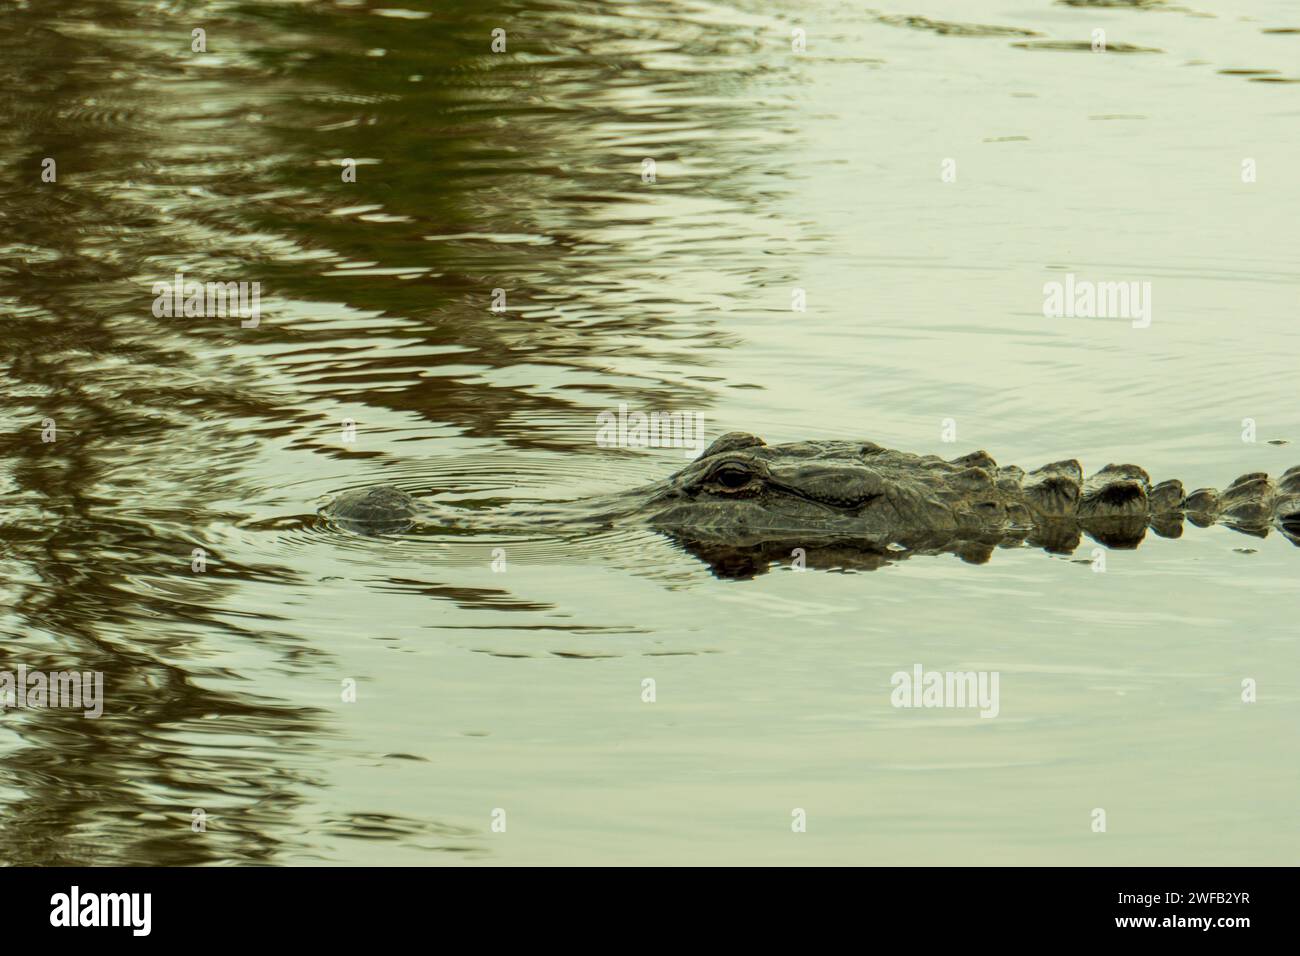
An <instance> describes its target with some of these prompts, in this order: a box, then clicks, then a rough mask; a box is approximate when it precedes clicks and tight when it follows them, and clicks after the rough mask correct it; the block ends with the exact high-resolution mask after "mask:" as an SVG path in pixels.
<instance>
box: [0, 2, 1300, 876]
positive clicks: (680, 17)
mask: <svg viewBox="0 0 1300 956" xmlns="http://www.w3.org/2000/svg"><path fill="white" fill-rule="evenodd" d="M390 4H394V5H390ZM195 28H202V29H204V30H205V31H206V46H207V51H206V52H203V53H195V52H193V51H192V49H191V43H192V35H191V31H192V30H194V29H195ZM498 28H500V29H503V30H505V31H506V37H507V49H506V51H505V52H504V53H493V52H492V50H491V43H492V31H493V30H494V29H498ZM796 28H797V29H801V30H803V31H804V35H805V36H806V49H805V51H804V52H802V53H796V52H795V51H794V50H793V49H792V34H793V31H794V30H795V29H796ZM1099 28H1100V29H1103V30H1105V32H1106V40H1107V44H1108V46H1109V52H1107V53H1104V54H1103V53H1094V52H1093V51H1092V49H1091V45H1092V42H1093V31H1094V30H1096V29H1099ZM1298 30H1300V15H1298V14H1297V11H1296V10H1295V9H1294V7H1293V5H1291V4H1287V3H1283V2H1280V0H1268V2H1265V0H1259V2H1254V3H1250V4H1246V5H1244V6H1243V5H1242V4H1237V3H1228V2H1225V0H1195V2H1193V3H1190V4H1189V5H1187V6H1184V5H1181V4H1173V3H1169V4H1160V3H1133V4H1121V3H1116V4H1102V3H1096V4H1092V3H1085V2H1082V0H1080V2H1075V3H1052V2H1049V0H1022V2H1016V3H1009V2H1000V0H989V2H981V3H978V4H975V3H969V2H957V0H947V2H940V0H910V2H909V3H908V4H905V5H903V6H898V7H890V8H879V9H869V8H865V7H861V6H858V5H855V4H845V3H841V2H831V0H812V2H807V3H804V2H801V3H787V2H777V3H759V2H751V0H733V2H719V3H709V2H673V0H664V2H658V3H653V4H651V3H645V4H634V3H606V4H591V3H584V2H577V0H573V2H570V0H549V2H546V3H540V4H538V3H509V2H500V0H488V2H476V3H467V2H459V0H456V2H444V0H440V2H437V3H434V2H432V0H374V2H369V0H346V2H344V0H335V2H322V0H306V2H291V0H284V2H223V0H193V2H191V0H175V2H156V0H67V2H61V3H58V4H51V3H44V2H36V0H25V2H6V3H4V4H3V5H0V79H2V80H3V82H0V115H2V116H3V117H4V122H3V123H0V317H2V319H3V322H4V332H5V335H4V336H3V339H2V340H0V358H2V359H3V364H4V383H5V388H4V390H3V393H2V394H0V412H2V414H3V418H4V423H5V424H4V429H3V431H2V432H0V441H2V442H3V454H2V455H0V488H2V489H3V500H4V503H5V507H4V509H3V513H2V515H0V597H2V599H3V600H2V603H0V638H2V641H3V643H0V669H6V668H7V669H11V670H12V669H15V668H17V667H18V666H19V665H25V666H27V667H28V668H31V669H41V670H47V671H52V670H63V669H77V670H84V671H100V672H103V674H104V675H105V694H106V698H107V699H106V704H105V712H104V715H103V717H102V718H100V719H98V720H88V719H85V718H83V717H81V716H79V715H76V714H72V713H66V712H55V711H34V710H11V711H9V712H7V713H5V714H4V715H3V716H2V717H0V759H2V760H3V762H4V767H5V771H6V772H5V774H4V775H3V779H0V846H3V847H4V850H3V851H0V857H2V858H3V859H4V860H5V861H6V862H9V863H12V864H25V865H31V864H73V863H110V864H250V863H276V864H322V863H323V864H337V863H366V864H371V863H385V864H445V863H480V864H482V863H511V864H531V863H557V862H558V863H650V864H658V863H869V864H917V863H955V864H965V863H1048V864H1056V863H1080V864H1121V865H1127V864H1190V863H1202V864H1228V863H1232V864H1283V863H1294V862H1295V859H1296V851H1297V849H1298V848H1300V836H1298V835H1297V830H1296V826H1295V818H1294V810H1295V801H1296V796H1297V792H1298V787H1300V774H1298V772H1297V762H1296V748H1295V728H1296V717H1297V706H1298V704H1300V675H1298V673H1297V666H1298V665H1300V655H1298V654H1297V643H1296V634H1295V627H1294V621H1295V619H1296V616H1297V613H1296V612H1297V610H1298V609H1300V600H1298V596H1297V583H1296V582H1297V577H1298V575H1300V551H1297V550H1296V549H1295V548H1294V547H1293V546H1292V545H1291V544H1290V543H1288V542H1287V541H1286V540H1285V539H1283V538H1282V537H1281V536H1279V535H1276V534H1274V535H1270V536H1269V537H1267V538H1264V539H1256V538H1252V537H1249V536H1245V535H1241V534H1237V533H1234V532H1232V531H1230V530H1228V529H1226V528H1221V527H1218V528H1210V529H1196V528H1190V527H1189V528H1188V529H1187V530H1186V531H1185V533H1184V534H1183V536H1182V537H1181V538H1179V539H1177V540H1169V539H1164V538H1159V537H1156V536H1153V535H1149V536H1148V538H1147V540H1146V541H1145V542H1143V544H1142V545H1141V547H1140V548H1137V549H1135V550H1105V549H1102V552H1101V553H1103V554H1104V558H1105V562H1106V564H1105V567H1106V570H1105V573H1096V572H1095V571H1094V570H1093V568H1094V552H1093V549H1094V548H1096V547H1098V546H1097V545H1096V544H1095V543H1094V542H1085V543H1084V545H1083V546H1082V547H1081V548H1080V550H1079V551H1078V552H1076V553H1075V554H1074V555H1073V556H1066V555H1051V554H1047V553H1045V552H1043V551H1041V550H1037V549H1032V548H1022V549H1010V550H999V551H997V552H996V553H994V554H993V556H992V559H991V560H989V561H988V562H987V563H983V564H971V563H966V562H963V561H961V560H959V559H958V558H956V557H954V556H942V557H927V556H917V557H914V558H912V559H909V560H906V561H900V562H898V563H894V564H890V565H889V566H887V567H885V568H882V569H880V570H877V571H870V572H865V571H862V572H857V573H852V572H850V571H846V570H839V571H837V570H835V569H829V570H828V569H816V568H814V569H811V570H808V571H805V572H798V571H795V570H793V569H792V568H791V566H790V562H789V561H785V562H780V563H777V564H774V565H773V566H772V567H771V568H770V569H767V568H760V569H759V570H763V571H765V573H759V574H756V575H754V576H752V577H749V578H747V579H735V578H728V577H726V576H719V575H718V574H716V573H715V572H714V569H712V568H710V567H709V566H708V564H706V563H704V562H702V561H700V560H699V559H698V558H697V557H695V556H693V555H691V554H690V553H688V552H687V551H685V550H684V549H682V548H681V547H679V546H677V545H676V544H674V542H672V541H670V540H668V539H665V538H663V537H661V536H659V535H657V534H655V533H653V532H650V531H647V530H644V529H638V528H635V527H630V526H629V527H620V528H613V529H609V530H607V531H605V532H602V533H599V534H595V535H585V534H578V533H569V534H565V533H556V532H553V531H546V530H539V531H537V532H536V533H534V534H518V533H513V534H506V533H493V532H490V531H484V532H481V533H472V534H459V535H456V534H450V533H448V534H415V535H404V536H395V537H387V538H374V537H364V536H359V535H352V534H347V533H345V532H343V531H339V530H337V529H331V528H328V527H323V526H322V525H321V524H320V523H319V522H317V521H316V520H315V518H314V513H315V511H316V509H317V508H318V507H320V506H321V505H322V504H324V503H325V502H327V501H328V500H330V499H331V498H332V497H333V496H334V495H336V494H338V493H339V492H341V491H344V490H347V489H350V488H358V487H365V486H368V485H372V484H378V483H391V484H396V485H398V486H400V487H402V488H405V489H407V490H409V491H411V492H412V493H415V494H419V495H421V496H423V497H425V498H427V499H429V500H444V499H445V500H452V501H457V502H460V503H461V504H462V506H464V507H470V508H477V507H487V506H490V505H499V504H501V503H503V502H532V501H545V500H552V499H559V498H579V497H582V496H585V495H591V494H599V493H604V492H608V491H612V490H619V489H624V488H630V487H635V486H636V485H639V484H643V483H646V482H649V481H652V480H655V479H658V478H660V477H662V476H664V475H666V474H668V473H670V472H672V471H673V470H675V469H677V468H679V467H681V464H682V462H683V452H682V451H681V450H680V449H669V448H662V449H609V448H602V447H599V446H598V444H597V442H596V440H595V434H596V416H597V414H598V413H599V412H601V411H605V410H610V409H617V407H618V405H619V404H620V403H627V404H628V405H629V407H631V408H634V409H644V410H647V411H649V410H665V411H687V412H691V413H694V414H699V415H702V416H703V417H704V419H705V421H706V422H707V432H708V437H709V438H713V437H716V436H717V435H720V434H722V433H724V432H726V431H729V430H733V429H739V430H744V431H749V432H753V433H755V434H759V435H761V436H763V437H764V438H766V439H767V440H768V441H769V442H776V441H791V440H798V439H803V438H863V439H869V440H872V441H875V442H878V443H880V444H883V445H888V446H890V447H898V448H905V449H908V450H913V451H917V452H932V453H936V454H941V455H943V456H944V457H945V458H950V457H955V456H957V455H961V454H965V453H968V452H970V451H973V450H976V449H978V448H985V449H987V450H988V451H989V452H990V453H992V454H993V455H994V456H995V457H996V458H997V459H998V461H999V462H1001V463H1017V464H1020V465H1023V466H1026V467H1035V466H1037V465H1039V464H1042V463H1045V462H1049V461H1054V460H1057V459H1061V458H1068V457H1078V458H1079V459H1080V460H1082V461H1083V462H1084V464H1085V466H1087V467H1091V468H1097V467H1100V466H1101V465H1104V464H1105V463H1107V462H1108V461H1134V462H1138V463H1140V464H1141V465H1143V466H1144V467H1146V468H1147V469H1148V470H1149V471H1150V472H1151V474H1152V476H1153V477H1154V478H1157V479H1161V478H1166V477H1178V478H1181V479H1182V480H1183V481H1184V483H1185V484H1186V485H1187V486H1188V487H1189V488H1190V487H1197V486H1200V485H1213V486H1217V487H1222V486H1224V485H1226V484H1227V483H1228V481H1229V480H1231V479H1232V478H1233V477H1235V476H1237V475H1239V474H1242V473H1245V472H1253V471H1268V472H1270V473H1272V474H1278V473H1280V472H1282V471H1283V470H1285V469H1286V468H1287V467H1288V466H1290V465H1293V464H1296V463H1298V462H1300V456H1297V453H1296V449H1297V444H1295V443H1300V408H1298V407H1297V404H1296V401H1295V395H1296V389H1295V385H1294V364H1295V362H1294V356H1295V355H1296V354H1297V351H1300V331H1297V328H1298V327H1297V325H1296V322H1295V312H1296V303H1297V292H1298V291H1300V268H1298V267H1297V264H1296V259H1295V250H1296V216H1297V211H1298V210H1300V180H1297V177H1296V157H1297V156H1298V155H1300V85H1297V83H1300V67H1298V66H1297V64H1300V47H1298V46H1297V44H1300V32H1297V31H1298ZM1288 31H1290V32H1288ZM47 157H50V158H54V159H55V160H56V163H57V181H56V182H53V183H47V182H42V180H41V169H42V160H43V159H45V158H47ZM346 159H351V160H354V161H355V163H356V167H355V168H356V172H357V175H356V181H355V182H344V181H342V175H341V173H342V170H343V168H344V167H343V161H344V160H346ZM646 159H653V160H654V170H655V177H654V178H655V181H654V182H653V183H649V182H646V181H644V179H643V170H644V168H645V167H644V165H643V161H644V160H646ZM948 160H951V161H952V165H950V166H947V167H945V162H946V161H948ZM1245 160H1250V161H1253V163H1254V167H1255V169H1256V171H1257V174H1256V178H1255V181H1254V182H1243V177H1242V169H1243V161H1245ZM945 168H948V169H955V172H956V176H955V180H954V181H945V178H944V176H943V172H944V170H945ZM949 178H951V177H949ZM176 273H184V274H185V275H186V276H189V277H193V278H196V279H199V280H208V281H222V282H226V281H249V282H252V281H258V282H261V283H262V289H263V293H262V300H261V309H262V314H261V321H260V323H259V324H258V326H257V327H256V328H242V327H241V324H240V322H239V321H238V319H232V318H217V317H214V318H206V317H192V318H183V317H182V318H166V317H163V318H159V317H155V315H154V314H153V311H152V305H153V300H154V296H153V294H152V284H153V283H154V282H158V281H170V280H171V278H172V277H173V276H174V275H175V274H176ZM1071 273H1073V274H1076V275H1078V276H1080V277H1085V278H1091V279H1096V280H1102V281H1128V280H1140V281H1149V282H1151V283H1152V290H1153V291H1152V295H1153V299H1152V302H1153V314H1152V321H1151V323H1150V326H1149V327H1148V328H1134V327H1133V325H1132V323H1131V322H1129V321H1128V320H1126V319H1104V318H1096V319H1089V318H1072V319H1065V318H1060V319H1048V318H1045V317H1044V315H1043V311H1042V306H1043V286H1044V283H1046V282H1050V281H1054V280H1062V279H1063V278H1064V276H1065V275H1067V274H1071ZM495 289H500V290H503V291H504V295H505V301H506V306H507V308H506V311H493V309H492V306H493V300H494V294H493V290H495ZM795 289H802V290H804V294H805V296H806V303H807V304H806V310H805V311H802V312H800V311H794V310H792V308H791V305H792V295H793V293H794V290H795ZM1247 419H1249V420H1250V423H1252V424H1251V425H1247V424H1246V422H1245V420H1247ZM46 420H50V421H52V422H53V423H54V424H55V427H56V438H55V440H54V441H43V440H42V430H43V423H44V422H45V421H46ZM345 422H351V423H354V424H355V429H356V431H355V440H351V441H349V440H346V439H347V438H348V437H349V436H348V435H347V434H346V433H345V424H344V423H345ZM1252 427H1253V429H1254V435H1253V437H1254V440H1253V441H1245V440H1243V433H1248V432H1249V430H1250V428H1252ZM1247 437H1252V436H1250V435H1249V434H1247ZM946 439H953V440H946ZM1271 442H1289V444H1274V443H1271ZM195 549H202V550H203V552H204V553H205V554H206V555H207V559H206V570H204V571H203V572H196V571H194V570H193V565H192V561H193V553H194V550H195ZM497 549H503V550H502V552H501V553H503V554H504V556H505V560H506V565H505V570H504V571H494V570H493V560H494V553H496V551H497ZM915 663H921V664H922V665H924V667H926V668H927V669H934V670H991V671H997V672H999V673H1000V675H1001V707H1000V713H999V716H998V717H997V718H996V719H991V720H985V719H981V718H979V717H978V716H977V714H976V713H975V712H973V711H969V710H967V711H956V710H951V711H944V710H935V711H917V710H899V709H895V708H893V707H891V706H890V701H889V692H890V676H891V675H892V674H893V673H894V672H896V671H898V670H908V669H910V668H911V667H912V666H913V664H915ZM647 679H651V680H653V681H654V687H655V701H654V702H653V703H646V702H644V701H643V686H644V685H643V682H644V681H646V680H647ZM1246 679H1251V680H1254V681H1256V682H1257V685H1258V700H1257V701H1256V702H1255V703H1251V704H1246V703H1243V702H1242V699H1241V686H1242V681H1243V680H1246ZM349 682H355V687H356V700H355V702H345V701H344V700H343V699H342V697H343V689H344V687H345V686H347V685H348V684H349ZM796 808H798V809H802V810H804V811H806V814H807V820H808V825H807V832H806V833H793V832H792V830H791V820H792V811H794V810H795V809H796ZM1095 808H1103V809H1105V810H1106V813H1107V820H1108V826H1107V832H1106V833H1104V834H1099V833H1095V832H1093V828H1092V814H1093V811H1094V809H1095ZM196 809H200V810H202V811H203V812H204V814H206V818H207V828H206V831H205V832H194V830H193V829H192V826H191V823H192V820H193V818H194V811H195V810H196ZM498 810H504V811H505V816H506V819H507V821H508V824H507V828H506V831H505V832H504V833H502V832H494V831H493V829H492V823H493V819H494V817H493V814H494V812H495V811H498ZM499 816H500V815H499V814H498V817H499Z"/></svg>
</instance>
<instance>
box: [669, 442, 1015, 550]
mask: <svg viewBox="0 0 1300 956" xmlns="http://www.w3.org/2000/svg"><path fill="white" fill-rule="evenodd" d="M1023 475H1024V473H1023V472H1022V471H1021V470H1020V469H1018V468H1010V469H999V468H998V467H997V465H996V463H995V462H994V461H993V459H992V458H990V457H989V456H988V455H987V454H985V453H984V452H976V453H975V454H973V455H967V456H965V457H963V458H958V459H954V460H953V461H950V462H946V461H943V460H942V459H940V458H938V457H936V456H934V455H929V456H920V455H912V454H908V453H906V452H898V451H893V450H890V449H887V448H882V447H881V446H880V445H876V444H873V443H871V442H849V441H805V442H795V443H791V444H785V445H768V444H767V443H765V442H764V441H763V440H762V439H761V438H757V437H755V436H753V435H748V434H744V433H742V432H731V433H729V434H726V435H723V436H722V437H721V438H719V439H718V440H717V441H715V442H714V443H713V444H712V445H710V446H709V447H708V448H707V449H705V451H704V453H703V454H701V455H700V457H699V458H698V459H696V460H695V461H693V462H692V463H691V464H690V465H688V466H687V467H686V468H683V469H682V470H681V471H679V472H678V473H677V474H675V475H673V476H672V477H671V478H669V479H668V480H667V481H666V482H663V483H661V484H660V485H658V486H654V487H653V488H652V489H651V491H652V494H651V496H650V498H649V500H648V501H646V503H645V505H644V506H643V513H644V514H646V515H647V517H648V519H649V521H650V522H651V523H652V524H654V525H655V526H657V527H661V528H665V529H679V530H685V531H691V532H695V533H707V534H708V535H709V536H711V537H732V538H734V537H737V536H739V537H747V536H754V535H773V534H786V533H808V532H815V533H817V534H820V535H836V534H845V535H854V536H858V537H862V538H864V539H870V538H872V537H878V538H879V539H880V540H881V541H882V542H885V541H888V540H892V539H894V538H895V537H897V536H898V535H900V534H903V535H905V534H907V533H908V532H922V531H923V532H925V533H927V534H929V533H933V532H936V531H959V530H963V529H967V530H976V529H986V528H989V527H991V526H993V525H998V526H1009V527H1013V526H1016V525H1017V524H1019V525H1023V526H1025V527H1028V526H1030V525H1031V524H1032V520H1033V516H1032V515H1031V513H1030V511H1029V510H1028V509H1027V508H1026V507H1025V504H1024V501H1023V500H1022V498H1023V495H1021V494H1020V482H1021V478H1022V477H1023Z"/></svg>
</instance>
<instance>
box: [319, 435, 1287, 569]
mask: <svg viewBox="0 0 1300 956" xmlns="http://www.w3.org/2000/svg"><path fill="white" fill-rule="evenodd" d="M321 514H322V516H323V517H324V518H325V519H326V521H327V522H329V523H331V524H334V525H338V526H341V527H344V528H347V529H349V530H353V531H358V532H362V533H367V534H386V533H393V532H401V531H405V530H409V529H411V528H413V527H415V526H416V525H418V524H421V523H429V524H431V525H434V526H443V527H456V528H482V529H484V530H494V531H498V530H501V531H508V530H510V529H512V528H518V527H520V526H536V525H538V524H549V525H563V526H574V527H579V526H585V527H592V526H602V527H615V526H621V525H625V524H628V523H642V524H645V525H648V526H650V527H653V528H655V529H657V530H659V531H661V532H664V533H665V534H667V535H668V536H669V537H670V538H672V539H673V540H674V541H676V542H677V543H678V544H679V545H680V546H681V547H683V548H684V549H685V550H687V551H689V552H690V553H692V554H694V555H696V556H697V557H699V558H701V559H702V560H704V561H706V562H708V563H709V564H710V566H711V567H712V568H713V570H714V572H715V573H717V574H719V575H720V576H725V577H749V576H752V575H753V574H757V573H762V572H763V571H764V570H765V569H766V568H767V567H769V566H770V564H771V563H772V562H773V561H776V560H780V559H781V558H784V557H786V556H788V555H790V554H791V552H792V551H794V550H795V549H802V551H801V555H802V556H803V557H804V558H805V559H806V560H807V561H808V564H809V565H810V566H813V567H844V566H851V567H854V568H871V567H879V566H881V565H883V564H887V563H891V562H893V561H896V560H899V559H901V558H904V557H908V556H910V555H913V554H938V553H953V554H956V555H958V556H959V557H961V558H962V559H963V560H966V561H969V562H971V563H983V562H984V561H987V560H988V559H989V557H990V556H991V554H992V552H993V549H994V548H998V547H1016V546H1024V545H1031V546H1034V547H1041V548H1043V549H1044V550H1047V551H1049V552H1053V553H1058V554H1071V553H1073V552H1074V550H1075V549H1076V548H1077V547H1078V546H1079V543H1080V541H1081V540H1082V535H1083V534H1087V535H1088V536H1089V537H1091V538H1092V539H1093V540H1095V541H1097V542H1098V543H1100V544H1103V545H1106V546H1107V547H1110V548H1133V547H1136V546H1137V545H1138V544H1139V543H1140V542H1141V541H1142V540H1143V538H1144V537H1145V534H1146V531H1147V529H1148V528H1150V529H1151V530H1152V531H1154V532H1155V533H1156V534H1157V535H1159V536H1161V537H1169V538H1176V537H1179V536H1180V535H1181V534H1182V529H1183V521H1184V519H1186V520H1188V521H1190V522H1191V523H1192V524H1194V525H1197V526H1198V527H1207V526H1209V525H1212V524H1215V523H1221V524H1224V525H1226V526H1228V527H1231V528H1233V529H1235V530H1237V531H1241V532H1244V533H1246V534H1250V535H1254V536H1256V537H1264V536H1266V535H1267V534H1268V533H1269V531H1270V530H1271V529H1274V528H1276V529H1278V530H1280V531H1281V532H1282V534H1283V535H1285V536H1286V538H1287V539H1288V540H1290V541H1291V542H1292V543H1293V544H1297V545H1300V466H1296V467H1294V468H1291V469H1290V470H1288V471H1286V472H1285V473H1284V474H1283V475H1282V476H1281V477H1280V478H1279V479H1278V480H1277V481H1273V480H1271V479H1270V478H1269V477H1268V475H1267V474H1264V473H1263V472H1256V473H1251V474H1246V475H1242V476H1241V477H1240V478H1238V479H1237V480H1236V481H1234V482H1232V484H1230V485H1229V486H1228V487H1227V488H1225V489H1224V490H1223V491H1216V490H1215V489H1213V488H1201V489H1198V490H1195V491H1192V492H1191V493H1190V494H1189V493H1187V492H1186V491H1185V490H1184V488H1183V485H1182V483H1181V482H1180V481H1177V480H1169V481H1162V482H1159V483H1158V484H1154V483H1152V481H1151V478H1150V476H1149V475H1148V474H1147V473H1146V471H1144V470H1143V469H1142V468H1139V467H1138V466H1136V465H1115V464H1111V465H1107V466H1106V467H1104V468H1102V469H1101V470H1099V471H1097V472H1095V473H1094V474H1092V475H1090V476H1088V477H1086V478H1085V477H1084V474H1083V470H1082V468H1081V467H1080V466H1079V463H1078V462H1077V461H1075V460H1073V459H1071V460H1067V461H1057V462H1053V463H1051V464H1048V465H1044V466H1042V467H1041V468H1038V469H1035V470H1034V471H1030V472H1026V471H1024V470H1023V469H1021V468H1018V467H1016V466H1014V465H1007V466H999V465H998V464H997V462H996V461H994V460H993V458H992V457H991V456H990V455H989V454H988V453H987V452H984V451H977V452H973V453H971V454H968V455H962V456H960V457H958V458H953V459H951V460H944V459H942V458H940V457H938V456H937V455H916V454H911V453H908V452H902V451H894V450H892V449H889V448H884V447H882V446H880V445H877V444H874V443H872V442H867V441H842V440H828V441H801V442H792V443H789V444H780V445H768V444H767V443H766V442H765V441H763V439H761V438H758V437H757V436H754V435H750V434H746V433H744V432H730V433H728V434H725V435H723V436H722V437H720V438H718V439H717V440H715V441H714V442H713V443H712V444H711V445H709V447H708V448H706V449H705V450H704V452H703V453H702V454H700V456H699V457H698V458H696V459H695V460H694V461H692V462H691V463H690V464H688V465H687V466H686V467H685V468H683V469H682V470H680V471H678V472H677V473H676V474H673V475H671V476H670V477H668V478H666V479H664V480H662V481H659V482H656V483H654V484H651V485H649V486H647V487H643V488H638V489H633V490H631V491H625V492H620V493H616V494H612V495H607V496H602V497H599V498H595V499H586V500H583V501H579V502H567V503H556V504H553V505H549V506H540V507H522V508H521V507H509V508H503V509H498V510H496V511H493V512H488V513H483V512H472V513H470V512H467V510H466V509H463V508H451V507H448V506H445V505H438V506H435V505H429V504H426V503H422V502H420V501H417V500H416V499H415V498H412V497H411V496H410V495H409V494H407V493H406V492H404V491H401V490H399V489H397V488H394V487H390V486H380V487H371V488H364V489H358V490H354V491H349V492H346V493H344V494H342V495H340V496H339V497H338V498H336V499H335V500H334V501H333V502H331V503H330V504H329V505H328V506H326V507H325V508H324V509H323V510H322V512H321Z"/></svg>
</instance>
